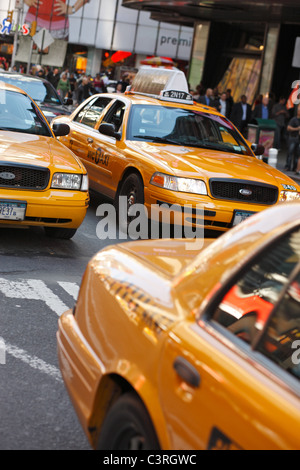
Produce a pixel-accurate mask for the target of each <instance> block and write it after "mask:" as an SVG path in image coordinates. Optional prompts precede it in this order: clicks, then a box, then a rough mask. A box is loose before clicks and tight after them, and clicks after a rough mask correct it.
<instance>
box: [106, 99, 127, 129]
mask: <svg viewBox="0 0 300 470" xmlns="http://www.w3.org/2000/svg"><path fill="white" fill-rule="evenodd" d="M125 108H126V105H125V103H123V101H117V102H116V103H115V104H114V105H113V106H112V107H111V108H110V109H109V110H108V112H107V113H106V115H105V116H104V117H103V121H102V122H105V123H108V124H114V126H115V130H116V132H119V131H120V128H121V126H122V124H123V118H124V113H125Z"/></svg>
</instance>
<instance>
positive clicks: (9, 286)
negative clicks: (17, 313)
mask: <svg viewBox="0 0 300 470" xmlns="http://www.w3.org/2000/svg"><path fill="white" fill-rule="evenodd" d="M0 292H2V293H3V294H4V295H5V296H6V297H9V298H11V299H30V300H32V299H33V300H42V301H43V302H45V304H46V305H47V306H48V307H49V308H50V309H51V310H52V311H53V312H55V313H56V314H57V315H58V316H60V315H61V314H62V313H64V312H65V311H66V310H69V308H70V307H68V306H67V305H65V304H64V303H63V302H62V301H61V300H60V298H59V297H57V295H55V294H54V293H53V292H52V290H51V289H49V288H48V287H47V286H46V284H45V283H44V282H43V281H40V280H37V279H22V280H20V281H8V280H7V279H3V278H0Z"/></svg>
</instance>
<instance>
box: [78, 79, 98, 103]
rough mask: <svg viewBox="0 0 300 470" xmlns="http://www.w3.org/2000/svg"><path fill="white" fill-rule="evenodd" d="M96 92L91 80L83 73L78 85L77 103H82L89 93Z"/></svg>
mask: <svg viewBox="0 0 300 470" xmlns="http://www.w3.org/2000/svg"><path fill="white" fill-rule="evenodd" d="M95 92H96V90H95V88H94V87H93V86H92V82H91V81H90V80H89V79H88V77H87V76H86V75H85V76H84V77H83V78H82V81H81V84H80V85H79V87H78V92H77V100H78V104H80V103H82V102H83V101H85V100H86V99H87V98H89V97H90V96H91V95H93V94H94V93H95Z"/></svg>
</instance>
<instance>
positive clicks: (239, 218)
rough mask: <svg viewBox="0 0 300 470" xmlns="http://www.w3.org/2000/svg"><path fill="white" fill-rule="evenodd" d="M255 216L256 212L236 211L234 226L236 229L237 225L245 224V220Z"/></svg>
mask: <svg viewBox="0 0 300 470" xmlns="http://www.w3.org/2000/svg"><path fill="white" fill-rule="evenodd" d="M253 214H255V212H249V211H235V213H234V217H233V223H232V226H233V227H235V225H238V224H240V223H241V222H243V220H246V219H248V217H250V216H251V215H253Z"/></svg>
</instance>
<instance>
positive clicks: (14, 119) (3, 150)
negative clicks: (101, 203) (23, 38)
mask: <svg viewBox="0 0 300 470" xmlns="http://www.w3.org/2000/svg"><path fill="white" fill-rule="evenodd" d="M69 130H70V129H69V127H68V126H66V125H65V124H56V125H55V126H54V127H53V130H52V129H51V128H50V126H49V124H48V122H47V120H46V119H45V117H44V115H43V114H42V112H41V110H40V109H39V107H38V106H37V105H36V103H35V102H34V101H33V100H32V99H31V98H30V97H29V95H27V93H26V92H24V91H23V90H21V89H19V88H17V87H14V86H12V85H8V84H5V83H4V82H1V81H0V228H1V227H4V225H10V226H12V227H19V226H42V227H44V229H45V233H46V235H47V236H50V237H53V238H63V239H69V238H71V237H73V235H74V234H75V233H76V230H77V228H78V227H79V226H80V225H81V223H82V222H83V220H84V217H85V215H86V211H87V208H88V205H89V193H88V176H87V172H86V169H85V167H84V165H83V163H82V162H81V161H80V159H79V158H78V157H76V155H74V154H73V153H72V152H71V151H70V150H69V149H67V148H66V147H64V145H62V144H61V143H60V142H58V140H57V138H56V137H58V136H61V135H65V134H66V133H68V132H69Z"/></svg>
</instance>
